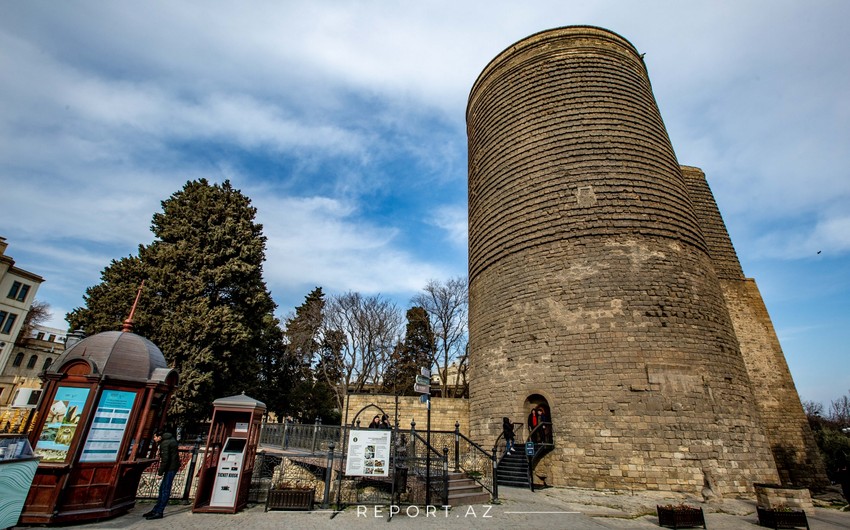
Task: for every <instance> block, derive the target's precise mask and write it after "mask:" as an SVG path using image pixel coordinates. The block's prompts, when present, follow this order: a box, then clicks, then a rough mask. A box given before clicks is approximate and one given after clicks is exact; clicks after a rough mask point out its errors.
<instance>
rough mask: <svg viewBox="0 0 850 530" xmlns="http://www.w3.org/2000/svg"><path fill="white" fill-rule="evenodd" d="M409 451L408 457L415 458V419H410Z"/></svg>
mask: <svg viewBox="0 0 850 530" xmlns="http://www.w3.org/2000/svg"><path fill="white" fill-rule="evenodd" d="M410 452H411V453H413V454H412V455H410V457H411V458H416V420H410Z"/></svg>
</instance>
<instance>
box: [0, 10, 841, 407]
mask: <svg viewBox="0 0 850 530" xmlns="http://www.w3.org/2000/svg"><path fill="white" fill-rule="evenodd" d="M847 20H850V3H848V2H846V1H844V0H836V1H826V0H824V1H815V2H804V1H798V2H789V1H782V0H769V1H718V0H713V1H689V2H678V1H673V0H671V1H644V2H632V1H626V0H623V1H607V2H606V1H586V0H585V1H581V2H571V1H564V0H560V1H536V2H506V1H493V0H489V1H486V2H485V1H457V0H455V1H429V2H401V1H396V2H389V1H386V2H378V1H373V2H343V1H334V2H331V1H328V2H320V1H303V2H302V1H274V2H257V1H254V2H192V1H182V2H159V1H152V2H151V1H146V2H103V1H101V2H87V1H74V2H48V1H38V0H36V1H32V0H30V1H6V2H2V3H0V72H2V75H0V205H2V206H0V226H2V228H0V235H2V236H4V237H6V238H7V242H8V243H9V249H8V253H9V254H10V255H11V256H12V257H13V258H15V260H16V262H17V265H18V266H20V267H22V268H24V269H27V270H30V271H33V272H35V273H37V274H40V275H42V276H43V277H44V278H46V282H45V283H44V284H43V285H42V287H41V288H40V290H39V292H38V298H39V299H40V300H43V301H46V302H48V303H49V304H50V305H51V307H52V310H53V312H54V318H53V320H52V322H51V323H52V324H53V325H55V326H57V327H65V323H64V321H63V318H64V314H65V313H66V312H67V311H70V310H71V309H73V308H74V307H77V306H79V305H81V304H82V303H83V300H82V295H83V293H84V291H85V288H86V287H88V286H91V285H94V284H96V283H98V282H99V279H100V272H101V271H102V269H103V268H104V267H105V266H106V265H108V263H109V262H110V260H112V259H116V258H120V257H123V256H128V255H131V254H135V253H136V252H137V246H138V245H139V244H140V243H142V244H147V243H149V242H150V241H151V239H152V237H153V236H152V234H151V233H150V222H151V217H152V215H153V214H154V213H155V212H157V211H159V208H160V201H162V200H164V199H166V198H167V197H169V196H170V195H171V194H172V193H174V192H175V191H177V190H179V189H180V188H181V187H182V186H183V184H184V183H185V182H186V181H187V180H190V179H195V178H200V177H205V178H207V179H209V180H212V181H215V182H221V181H223V180H224V179H230V180H231V182H232V183H233V184H234V185H235V186H236V187H237V188H239V189H241V190H242V191H243V192H244V193H245V194H246V195H248V196H249V197H251V199H252V200H253V202H254V205H255V206H256V207H257V208H258V221H259V222H261V223H263V225H264V229H265V234H266V236H267V237H268V250H267V263H266V264H265V268H264V271H265V278H266V281H267V283H268V286H269V288H270V290H271V292H272V296H273V297H274V299H275V301H276V302H277V303H278V305H279V310H278V313H279V315H280V316H284V315H286V314H287V313H288V312H289V311H291V310H292V308H293V307H294V306H295V305H297V304H299V303H300V302H301V301H302V300H303V297H304V296H305V295H306V294H307V293H308V292H309V291H310V289H312V288H313V287H314V286H317V285H320V286H322V287H323V288H324V289H325V291H326V292H329V293H338V292H343V291H346V290H355V291H360V292H361V293H363V294H375V293H380V294H382V295H384V296H387V297H391V298H393V299H395V300H398V303H399V305H401V306H406V303H407V301H408V300H409V298H410V296H411V295H413V294H415V293H416V292H417V291H418V290H419V289H421V288H422V287H423V286H424V285H425V283H426V282H427V281H428V280H429V279H432V278H435V279H447V278H449V277H454V276H460V275H465V274H466V267H467V263H466V258H467V251H466V171H467V167H466V129H465V109H466V100H467V96H468V94H469V90H470V88H471V87H472V84H473V82H474V81H475V79H476V77H477V76H478V74H479V73H480V72H481V70H482V69H483V68H484V66H485V65H486V64H487V63H488V62H489V61H490V60H491V59H492V58H493V57H495V56H496V55H497V54H498V53H499V52H500V51H502V50H503V49H504V48H506V47H508V46H509V45H511V44H513V43H514V42H516V41H518V40H520V39H522V38H524V37H526V36H528V35H530V34H532V33H536V32H538V31H541V30H545V29H549V28H552V27H557V26H566V25H573V24H590V25H596V26H601V27H604V28H607V29H610V30H613V31H615V32H617V33H619V34H620V35H622V36H624V37H625V38H626V39H628V40H629V41H631V42H632V43H633V44H634V45H635V46H636V47H637V48H638V50H639V51H640V52H641V53H646V56H645V62H646V64H647V68H648V70H649V74H650V79H651V81H652V85H653V89H654V92H655V96H656V98H657V100H658V104H659V107H660V109H661V114H662V116H663V118H664V120H665V123H666V125H667V128H668V131H669V133H670V138H671V140H672V143H673V147H674V148H675V150H676V154H677V157H678V159H679V162H680V163H682V164H687V165H693V166H697V167H700V168H702V169H703V170H704V171H705V173H706V175H707V178H708V181H709V184H710V185H711V187H712V189H713V190H714V193H715V196H716V199H717V201H718V204H719V206H720V209H721V211H722V213H723V216H724V219H725V221H726V224H727V226H728V228H729V231H730V234H731V236H732V241H733V243H734V244H735V247H736V249H737V251H738V254H739V256H740V259H741V263H742V265H743V267H744V272H745V273H746V274H747V276H750V277H753V278H755V279H756V281H757V282H758V284H759V286H760V288H761V291H762V294H763V296H764V299H765V303H766V304H767V307H768V310H769V312H770V314H771V317H772V318H773V322H774V325H775V326H776V328H777V331H778V334H779V338H780V341H781V343H782V346H783V349H784V351H785V354H786V358H787V360H788V363H789V366H790V367H791V371H792V374H793V375H794V379H795V381H796V384H797V388H798V390H799V392H800V395H801V397H802V399H805V400H816V401H822V402H826V403H828V402H829V401H830V400H832V399H835V398H837V397H839V396H841V395H844V394H846V393H847V392H848V390H850V373H848V372H850V370H848V368H847V367H848V363H847V360H848V353H849V352H848V350H850V302H848V299H850V296H848V295H850V274H848V272H850V175H848V168H850V149H848V147H850V97H848V94H850V54H848V53H847V50H850V32H848V31H847V28H846V25H847ZM818 252H820V253H818Z"/></svg>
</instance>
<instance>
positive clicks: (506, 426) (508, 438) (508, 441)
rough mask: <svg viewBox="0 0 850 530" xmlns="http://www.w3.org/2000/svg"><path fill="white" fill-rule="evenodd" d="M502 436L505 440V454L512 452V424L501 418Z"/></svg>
mask: <svg viewBox="0 0 850 530" xmlns="http://www.w3.org/2000/svg"><path fill="white" fill-rule="evenodd" d="M502 436H504V438H505V453H513V452H514V437H515V435H514V424H513V423H511V420H509V419H508V418H502Z"/></svg>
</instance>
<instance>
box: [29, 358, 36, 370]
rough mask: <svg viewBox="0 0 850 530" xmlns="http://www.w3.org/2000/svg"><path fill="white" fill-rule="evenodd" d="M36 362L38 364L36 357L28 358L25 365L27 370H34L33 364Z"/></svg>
mask: <svg viewBox="0 0 850 530" xmlns="http://www.w3.org/2000/svg"><path fill="white" fill-rule="evenodd" d="M37 362H38V355H33V356H32V357H30V360H29V362H28V363H27V368H28V369H30V370H32V369H33V368H35V363H37Z"/></svg>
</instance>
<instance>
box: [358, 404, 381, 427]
mask: <svg viewBox="0 0 850 530" xmlns="http://www.w3.org/2000/svg"><path fill="white" fill-rule="evenodd" d="M370 408H374V409H378V410H379V411H380V415H381V416H384V415H386V416H387V417H389V414H387V413H386V412H385V411H384V409H383V408H381V407H380V406H379V405H376V404H374V403H369V404H368V405H366V406H365V407H363V408H362V409H360V410H358V411H357V414H355V415H354V419H353V420H351V425H357V420H358V418H360V415H361V414H363V413H364V412H366V411H367V410H369V409H370ZM370 421H371V420H370Z"/></svg>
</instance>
